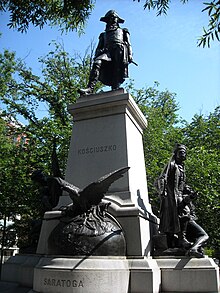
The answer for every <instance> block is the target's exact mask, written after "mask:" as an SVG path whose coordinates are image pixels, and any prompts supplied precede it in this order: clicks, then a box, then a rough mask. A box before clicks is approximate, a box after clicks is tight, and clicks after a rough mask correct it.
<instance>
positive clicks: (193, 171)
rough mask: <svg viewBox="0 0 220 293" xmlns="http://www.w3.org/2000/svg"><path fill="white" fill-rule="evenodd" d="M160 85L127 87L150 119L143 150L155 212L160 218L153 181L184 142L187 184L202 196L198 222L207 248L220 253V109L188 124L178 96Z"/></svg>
mask: <svg viewBox="0 0 220 293" xmlns="http://www.w3.org/2000/svg"><path fill="white" fill-rule="evenodd" d="M158 86H159V84H158V83H155V85H154V86H153V87H147V88H145V89H140V90H135V89H134V86H133V84H132V83H131V84H129V85H128V90H129V91H130V93H131V94H132V95H133V97H134V98H135V100H136V102H137V103H138V105H139V107H140V109H141V110H142V112H143V113H144V115H145V116H146V118H147V120H148V127H147V129H146V131H145V133H144V150H145V163H146V172H147V180H148V192H149V197H150V202H151V204H152V208H153V211H154V213H155V214H156V215H157V216H158V211H159V204H160V200H159V197H158V194H157V191H156V188H155V187H154V182H155V180H156V178H158V176H159V175H160V173H161V172H162V170H163V168H164V166H165V164H167V163H168V161H169V159H170V157H171V156H172V153H173V148H174V146H175V143H176V142H179V143H184V144H185V145H186V146H187V149H188V152H187V160H186V176H187V183H188V184H189V185H190V186H191V187H192V188H193V189H194V190H196V191H197V192H198V193H199V198H198V200H197V201H196V202H195V206H196V214H197V216H198V223H200V224H201V226H202V227H203V228H204V229H205V231H206V232H207V233H208V234H209V236H210V239H209V242H208V247H209V248H211V249H213V250H216V251H218V250H219V246H220V243H219V233H220V228H219V227H220V225H219V224H220V222H219V219H220V204H219V202H220V201H219V194H220V188H219V181H220V165H219V161H220V152H219V148H220V146H219V141H220V107H217V108H216V109H215V111H214V112H213V113H210V114H209V115H208V116H207V117H205V116H204V115H197V114H196V115H195V116H194V117H193V120H192V122H191V123H187V122H186V121H184V120H181V118H180V117H179V115H178V109H179V107H178V104H177V102H176V99H175V94H174V93H170V92H169V91H168V90H166V91H159V89H158Z"/></svg>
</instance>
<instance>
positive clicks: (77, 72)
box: [0, 43, 100, 242]
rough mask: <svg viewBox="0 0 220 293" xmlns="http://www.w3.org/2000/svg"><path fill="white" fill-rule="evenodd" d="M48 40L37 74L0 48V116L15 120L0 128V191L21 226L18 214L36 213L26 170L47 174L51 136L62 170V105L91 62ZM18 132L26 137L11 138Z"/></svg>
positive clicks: (66, 137) (66, 132) (72, 98)
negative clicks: (49, 47)
mask: <svg viewBox="0 0 220 293" xmlns="http://www.w3.org/2000/svg"><path fill="white" fill-rule="evenodd" d="M52 45H53V51H50V52H49V53H48V54H47V55H46V56H45V57H44V58H40V59H39V62H40V64H41V65H42V74H41V76H40V77H39V76H37V75H35V74H34V73H33V72H32V70H31V69H30V68H27V66H26V65H25V64H24V62H23V61H21V60H16V58H15V54H14V53H11V52H8V51H4V52H3V54H0V59H1V63H0V71H1V73H2V74H1V80H2V84H1V86H0V99H1V104H2V111H1V117H3V118H4V119H3V121H6V120H5V119H8V118H9V117H10V118H11V121H12V122H13V124H14V125H15V127H11V128H10V129H9V128H8V127H6V128H5V130H4V129H3V128H2V132H1V133H2V137H3V138H2V139H3V140H4V139H5V142H8V144H7V145H8V147H7V148H6V147H5V153H4V152H3V151H2V152H1V154H2V157H1V158H0V161H1V162H0V165H1V168H2V169H1V171H2V172H1V178H0V179H1V182H2V186H1V192H2V193H1V196H2V197H3V198H5V199H6V200H9V202H10V203H16V207H19V213H21V214H22V219H21V220H20V222H19V223H18V221H17V228H18V227H19V225H20V227H22V229H24V228H25V225H24V224H23V223H22V221H23V219H25V221H26V222H27V219H30V218H34V217H37V216H39V213H40V211H39V210H40V199H39V194H38V190H37V188H36V187H35V186H34V185H33V183H32V182H31V180H30V175H31V172H32V171H33V170H35V169H42V170H43V171H44V172H45V173H46V174H49V175H52V169H53V168H52V161H51V155H52V149H53V144H54V140H55V141H56V145H57V156H58V161H59V165H60V168H61V171H62V174H63V173H64V170H65V164H66V160H67V153H68V147H69V141H70V137H71V128H72V119H71V117H70V114H69V113H68V109H67V108H68V105H69V104H72V103H75V102H76V100H77V98H78V96H79V95H78V94H77V89H78V88H80V87H84V86H85V85H86V84H87V82H88V76H89V71H90V66H91V56H90V55H89V54H88V52H86V53H85V56H84V57H80V56H74V57H71V56H70V55H69V54H68V53H67V52H65V51H64V49H63V47H62V45H60V44H56V43H53V44H52ZM98 87H100V85H99V84H97V89H98ZM42 110H43V111H42ZM19 120H22V122H23V123H24V124H21V123H19ZM6 130H7V131H6ZM22 135H23V136H24V138H25V139H26V142H27V143H25V144H23V143H18V142H16V143H13V141H14V140H13V138H15V139H16V138H18V137H22ZM15 141H16V140H15ZM21 142H22V140H21ZM3 146H4V145H2V148H3ZM63 175H64V174H63ZM21 207H22V209H21ZM16 212H17V210H16ZM25 229H26V228H25ZM23 231H24V230H23ZM21 233H22V232H21ZM21 233H20V234H21ZM21 238H22V237H21ZM24 238H25V237H24ZM22 241H23V240H22ZM23 242H25V241H23Z"/></svg>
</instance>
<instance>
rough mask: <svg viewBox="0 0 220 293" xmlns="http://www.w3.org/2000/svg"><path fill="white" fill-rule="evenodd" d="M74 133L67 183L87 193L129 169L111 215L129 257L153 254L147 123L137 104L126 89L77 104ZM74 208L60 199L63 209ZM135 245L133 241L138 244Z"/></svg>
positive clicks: (115, 187)
mask: <svg viewBox="0 0 220 293" xmlns="http://www.w3.org/2000/svg"><path fill="white" fill-rule="evenodd" d="M69 112H70V113H71V114H72V116H73V131H72V138H71V144H70V149H69V157H68V161H67V169H66V175H65V179H66V180H67V181H68V182H70V183H72V184H74V185H76V186H78V187H80V188H83V187H85V186H87V185H88V184H89V183H91V182H93V181H95V180H97V179H98V178H99V177H101V176H103V175H105V174H108V173H110V172H112V171H114V170H116V169H119V168H122V167H125V166H129V167H130V170H129V172H128V173H127V174H125V175H124V177H123V178H122V179H119V180H118V181H116V182H114V183H113V184H112V185H111V186H110V188H109V191H108V193H107V195H106V197H105V200H106V201H110V202H111V206H110V209H109V211H110V212H111V213H112V214H113V215H114V216H115V217H116V218H117V220H118V221H119V222H120V224H121V225H122V227H123V229H124V232H125V236H126V242H127V255H136V256H142V255H148V254H149V252H150V228H149V222H148V221H146V220H145V219H144V217H148V218H149V217H151V213H152V212H151V206H150V204H149V201H148V191H147V180H146V172H145V161H144V151H143V140H142V134H143V130H144V129H145V128H146V127H147V121H146V119H145V117H144V115H143V114H142V112H141V111H140V109H139V108H138V106H137V104H136V103H135V101H134V100H133V98H132V97H131V96H130V95H129V94H128V93H124V90H123V89H120V90H117V91H111V92H107V93H103V94H97V95H90V96H85V97H81V98H79V100H78V101H77V103H76V104H74V105H71V106H70V107H69ZM69 202H70V199H69V197H68V196H62V197H61V199H60V202H59V206H62V205H65V204H67V203H69ZM134 239H135V241H134Z"/></svg>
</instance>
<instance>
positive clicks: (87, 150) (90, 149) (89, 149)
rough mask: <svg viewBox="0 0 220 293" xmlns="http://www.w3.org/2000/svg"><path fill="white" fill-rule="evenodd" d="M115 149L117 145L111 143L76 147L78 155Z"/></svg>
mask: <svg viewBox="0 0 220 293" xmlns="http://www.w3.org/2000/svg"><path fill="white" fill-rule="evenodd" d="M116 150H117V146H116V145H115V144H111V145H100V146H94V147H88V146H86V147H84V148H80V149H78V155H79V156H80V155H90V154H95V153H102V152H114V151H116Z"/></svg>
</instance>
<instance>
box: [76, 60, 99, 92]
mask: <svg viewBox="0 0 220 293" xmlns="http://www.w3.org/2000/svg"><path fill="white" fill-rule="evenodd" d="M101 65H102V60H95V61H94V63H93V66H92V69H91V72H90V75H89V83H88V86H87V88H85V89H79V90H78V92H79V93H80V94H82V95H88V94H91V93H93V91H94V87H95V85H96V83H97V81H98V79H99V74H100V68H101Z"/></svg>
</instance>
